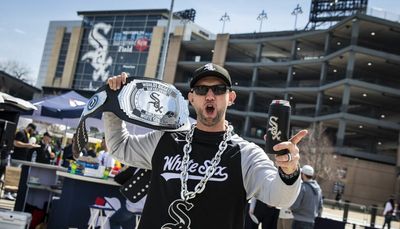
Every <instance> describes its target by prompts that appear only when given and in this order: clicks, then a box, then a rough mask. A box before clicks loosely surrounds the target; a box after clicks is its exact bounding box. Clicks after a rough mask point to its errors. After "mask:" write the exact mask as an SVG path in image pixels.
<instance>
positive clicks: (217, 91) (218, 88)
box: [212, 85, 227, 95]
mask: <svg viewBox="0 0 400 229" xmlns="http://www.w3.org/2000/svg"><path fill="white" fill-rule="evenodd" d="M226 89H227V88H226V86H225V85H216V86H213V87H212V91H213V92H214V94H216V95H223V94H225V92H226Z"/></svg>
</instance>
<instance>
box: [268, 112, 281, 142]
mask: <svg viewBox="0 0 400 229" xmlns="http://www.w3.org/2000/svg"><path fill="white" fill-rule="evenodd" d="M277 121H278V117H276V116H271V117H270V118H269V122H268V124H269V126H270V127H269V128H268V131H269V132H270V133H271V135H272V140H278V141H281V131H280V130H278V129H279V128H278V122H277Z"/></svg>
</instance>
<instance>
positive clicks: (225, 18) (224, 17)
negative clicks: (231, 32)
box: [219, 12, 231, 33]
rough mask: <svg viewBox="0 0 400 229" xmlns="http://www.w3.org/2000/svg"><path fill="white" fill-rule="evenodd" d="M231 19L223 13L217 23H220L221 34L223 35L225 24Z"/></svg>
mask: <svg viewBox="0 0 400 229" xmlns="http://www.w3.org/2000/svg"><path fill="white" fill-rule="evenodd" d="M230 20H231V19H230V18H229V15H228V14H227V13H226V12H225V14H224V15H222V17H221V18H220V19H219V21H222V33H224V30H225V22H227V21H230Z"/></svg>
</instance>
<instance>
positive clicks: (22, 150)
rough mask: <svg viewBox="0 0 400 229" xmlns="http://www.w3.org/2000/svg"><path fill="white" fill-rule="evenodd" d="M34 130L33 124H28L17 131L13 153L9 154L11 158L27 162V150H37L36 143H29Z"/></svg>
mask: <svg viewBox="0 0 400 229" xmlns="http://www.w3.org/2000/svg"><path fill="white" fill-rule="evenodd" d="M35 130H36V125H35V124H33V123H30V124H28V126H27V127H26V128H25V129H23V130H19V131H18V132H17V133H16V135H15V138H14V152H13V153H12V154H11V158H12V159H15V160H21V161H29V160H30V158H29V149H33V148H38V147H40V145H38V144H36V143H29V138H30V137H31V135H32V134H34V132H35Z"/></svg>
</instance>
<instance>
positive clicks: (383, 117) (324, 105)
mask: <svg viewBox="0 0 400 229" xmlns="http://www.w3.org/2000/svg"><path fill="white" fill-rule="evenodd" d="M78 14H80V15H82V16H83V21H82V22H81V24H80V25H78V26H74V27H73V28H71V29H67V28H65V27H64V26H60V27H58V28H56V29H54V30H53V31H54V34H55V35H54V39H52V43H53V47H52V51H51V55H50V56H49V58H47V59H45V58H44V59H43V60H42V65H41V66H47V69H41V71H40V72H46V76H45V77H44V78H45V79H46V80H45V81H44V84H43V86H44V88H47V91H49V90H55V89H74V90H86V91H93V90H94V89H96V88H97V87H99V86H100V85H101V84H103V83H104V80H105V79H106V78H107V77H108V76H109V75H110V74H118V73H119V72H121V71H127V72H129V73H130V74H132V75H139V76H146V77H156V76H157V74H158V66H159V61H160V53H161V50H162V41H163V39H164V30H165V25H166V18H167V14H168V10H135V11H107V12H106V11H95V12H79V13H78ZM68 31H70V32H68ZM173 31H174V34H173V35H171V37H170V42H169V48H168V50H169V51H168V55H167V61H166V66H165V74H164V78H163V79H164V80H165V81H167V82H169V83H173V84H174V85H176V86H177V87H178V88H179V89H180V90H181V91H182V92H183V94H186V93H187V92H188V91H189V87H188V82H189V81H190V79H191V77H192V75H191V74H192V72H193V70H194V69H196V68H198V67H200V66H202V65H204V64H206V63H209V62H213V63H216V64H220V65H223V66H224V67H225V68H227V69H228V70H229V71H230V73H231V77H232V81H233V82H234V90H235V91H236V92H237V95H238V96H237V100H236V103H235V105H233V106H232V107H230V109H228V113H227V119H228V120H229V121H230V122H231V123H232V124H233V125H234V126H235V131H236V132H238V133H239V134H240V135H241V136H242V137H244V138H246V139H248V140H250V141H253V142H255V143H257V144H259V145H261V146H263V145H264V141H263V136H264V134H265V127H266V120H267V109H268V104H269V103H270V102H271V101H272V100H273V99H287V100H289V101H290V103H291V105H292V122H291V125H292V132H296V131H297V130H299V129H303V128H310V127H312V126H316V124H318V125H319V124H322V125H323V126H324V128H325V131H324V135H326V136H327V137H328V138H329V139H331V142H332V145H331V146H329V147H330V148H331V149H332V150H333V152H334V153H333V154H332V157H333V159H334V160H333V161H332V163H334V164H335V165H337V166H338V168H339V169H338V170H337V171H332V173H334V177H335V178H333V180H330V181H329V182H324V194H325V197H326V198H333V197H334V192H336V191H338V187H340V189H342V190H344V199H346V200H350V201H352V202H356V203H363V204H380V203H381V202H382V201H384V200H385V199H386V198H387V197H388V196H390V195H392V194H396V195H398V194H399V181H398V172H399V170H398V168H399V166H400V147H399V141H400V106H399V105H400V78H399V77H398V72H400V44H399V43H398V41H399V40H400V24H399V23H397V22H392V21H388V20H384V19H380V18H376V17H372V16H367V15H364V14H357V15H354V16H351V17H348V18H346V19H344V20H342V21H340V22H339V23H337V24H335V25H334V26H332V27H330V28H328V29H324V30H312V31H304V30H302V31H282V32H267V33H249V34H218V35H217V36H216V37H215V36H213V35H212V34H211V33H209V32H207V31H206V30H204V29H202V28H200V27H198V26H197V25H196V24H193V23H189V24H186V23H183V24H182V23H181V22H179V20H178V19H177V20H176V23H175V26H174V29H173ZM188 31H189V32H188ZM48 36H49V35H48ZM47 42H50V41H49V40H47V41H46V43H47ZM95 60H96V61H95ZM43 61H44V62H47V63H43ZM42 77H43V76H42ZM191 113H192V114H193V111H191ZM327 147H328V146H327ZM303 153H305V154H307V152H303ZM330 163H331V162H330ZM326 166H327V167H329V166H330V165H326ZM336 173H337V174H336ZM343 188H344V189H343Z"/></svg>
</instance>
